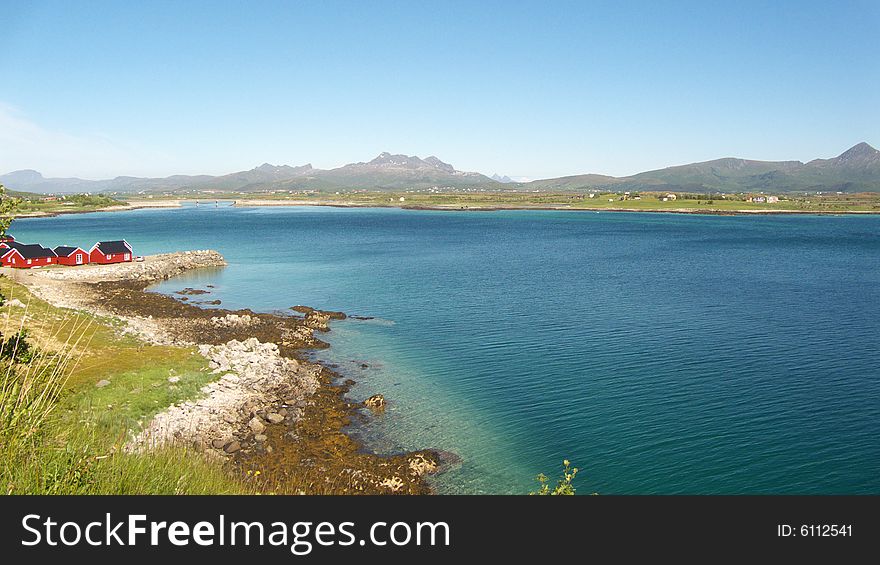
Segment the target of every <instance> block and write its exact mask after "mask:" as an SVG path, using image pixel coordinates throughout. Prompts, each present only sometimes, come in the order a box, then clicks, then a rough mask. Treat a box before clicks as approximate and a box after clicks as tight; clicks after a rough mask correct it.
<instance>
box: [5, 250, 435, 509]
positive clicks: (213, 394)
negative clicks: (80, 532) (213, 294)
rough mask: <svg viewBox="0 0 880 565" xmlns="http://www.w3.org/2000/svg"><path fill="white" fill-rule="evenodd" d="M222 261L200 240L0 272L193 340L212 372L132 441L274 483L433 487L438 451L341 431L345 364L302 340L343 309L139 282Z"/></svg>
mask: <svg viewBox="0 0 880 565" xmlns="http://www.w3.org/2000/svg"><path fill="white" fill-rule="evenodd" d="M224 265H226V262H225V260H224V259H223V257H222V256H221V255H220V254H219V253H217V252H216V251H210V250H203V251H188V252H180V253H169V254H163V255H154V256H148V257H146V258H145V260H144V261H143V262H133V263H123V264H116V265H89V266H84V267H76V268H67V267H58V268H46V269H39V270H28V271H23V270H12V269H3V271H4V273H5V274H6V275H7V276H9V277H10V278H12V279H13V280H16V281H17V282H20V283H22V284H24V285H25V286H27V287H28V288H29V289H30V290H31V291H32V292H33V293H34V294H35V295H37V296H38V297H40V298H42V299H44V300H46V301H47V302H50V303H52V304H55V305H57V306H63V307H68V308H75V309H80V310H85V311H88V312H92V313H95V314H99V315H104V316H112V317H115V318H117V319H120V320H122V321H123V322H124V325H123V327H122V328H121V330H120V331H121V332H128V333H132V334H134V335H136V336H137V337H138V338H140V339H142V340H143V341H146V342H148V343H152V344H157V345H178V346H190V347H196V348H197V350H198V352H199V353H200V354H201V355H202V356H204V357H205V358H206V359H207V361H208V363H209V366H210V369H211V371H212V372H213V373H214V374H215V375H216V376H217V379H216V380H215V381H213V382H211V383H210V384H208V385H206V386H205V387H204V388H203V389H202V394H201V396H200V397H199V398H194V399H190V400H188V401H186V402H182V403H180V404H177V405H174V406H170V407H168V408H167V409H165V410H163V411H161V412H160V413H158V414H157V415H156V416H155V417H154V418H153V419H152V420H151V421H150V422H145V423H144V425H143V429H142V430H140V431H139V432H138V433H135V434H133V436H132V438H131V439H130V441H129V442H128V444H127V446H126V449H127V450H129V451H148V450H150V449H153V448H156V447H159V446H163V445H167V444H171V443H173V444H178V445H185V446H188V447H192V448H194V449H196V450H199V451H203V452H205V453H206V455H207V456H208V457H211V458H213V459H217V460H220V461H222V464H227V465H230V466H232V468H234V469H238V470H239V471H242V472H248V471H250V472H251V473H252V475H251V476H259V477H260V480H261V481H262V483H263V485H264V488H265V489H266V490H267V492H306V493H334V494H341V493H355V494H358V493H365V494H427V493H429V492H430V489H429V487H428V485H427V483H426V482H425V477H426V476H427V475H428V474H431V473H434V472H436V471H437V470H438V469H439V465H440V456H439V455H438V454H437V453H436V452H433V451H430V450H426V451H420V452H415V453H406V454H400V455H393V456H380V455H376V454H371V453H367V452H365V451H364V449H363V446H362V445H360V444H358V443H357V442H356V441H354V440H353V439H352V438H351V437H349V436H348V435H347V434H345V433H344V431H343V430H344V429H345V427H346V426H348V425H349V424H350V423H351V421H352V419H353V418H354V417H356V416H358V415H359V414H360V413H361V412H362V411H363V410H364V406H363V405H361V404H355V403H352V402H349V401H348V400H347V399H346V398H345V393H346V392H347V391H348V388H349V387H350V385H351V384H353V383H352V382H351V381H347V382H346V383H343V384H339V381H340V380H341V379H340V378H339V375H337V374H336V373H334V372H333V371H332V370H330V369H329V368H327V367H324V366H322V365H320V364H317V363H313V362H310V361H309V360H308V359H307V358H306V352H307V350H309V349H315V348H322V347H327V344H326V343H325V342H323V341H321V340H320V339H319V338H317V337H316V336H315V334H316V333H322V332H327V331H330V322H331V320H333V319H340V318H344V317H345V315H344V314H342V313H340V312H324V311H320V310H315V309H312V308H309V307H306V306H294V307H292V308H291V313H290V315H279V314H265V313H256V312H252V311H250V310H238V311H230V310H221V309H213V308H212V309H203V308H199V307H197V306H194V305H192V304H189V303H185V302H183V301H181V300H176V299H174V298H172V297H170V296H165V295H162V294H158V293H153V292H144V291H145V289H146V288H147V287H148V286H149V285H150V284H153V283H155V282H158V281H162V280H167V279H169V278H171V277H174V276H176V275H179V274H181V273H183V272H185V271H188V270H192V269H200V268H219V267H222V266H224ZM189 290H192V289H189ZM183 298H185V296H184V297H183ZM172 378H174V377H172ZM380 404H381V406H380ZM382 406H384V399H382V400H381V402H379V401H378V400H377V399H373V401H372V402H371V406H370V410H374V411H375V410H377V409H379V410H381V407H382ZM257 471H259V473H258V474H257Z"/></svg>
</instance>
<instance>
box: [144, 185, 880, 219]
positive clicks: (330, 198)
mask: <svg viewBox="0 0 880 565" xmlns="http://www.w3.org/2000/svg"><path fill="white" fill-rule="evenodd" d="M591 194H592V197H591V196H590V195H591ZM667 194H669V193H668V192H646V191H642V192H637V193H636V192H633V193H631V194H629V195H627V194H625V193H623V192H598V191H597V192H586V193H551V192H517V191H512V190H511V191H505V192H482V191H479V190H474V191H457V192H441V191H437V192H432V191H411V192H365V191H347V192H340V193H338V194H337V193H335V192H312V191H306V192H296V191H294V192H288V191H284V192H272V193H250V194H247V195H243V194H240V193H238V194H237V193H222V194H221V193H212V194H211V195H209V196H208V195H199V194H197V193H193V194H189V195H186V198H190V199H194V200H199V199H201V200H205V199H210V200H211V201H214V200H235V201H236V202H238V203H241V204H247V203H248V202H254V203H255V204H260V203H261V201H273V202H289V203H290V205H297V204H300V205H301V204H310V205H321V204H323V205H351V206H400V207H405V208H438V209H449V210H479V209H496V208H498V209H505V208H517V209H519V208H522V209H529V208H535V209H543V208H549V209H565V210H634V211H645V212H658V211H685V212H687V211H690V212H705V213H734V212H738V211H746V212H786V211H789V212H801V213H808V212H821V213H837V212H872V213H880V193H874V192H870V193H857V194H845V193H840V194H838V193H836V192H835V193H822V194H816V193H811V194H804V193H788V194H781V195H778V197H779V201H778V202H772V203H766V202H749V201H748V199H749V198H750V197H752V196H759V195H760V194H759V193H742V194H720V193H717V192H716V193H713V194H702V193H689V192H683V193H674V194H675V195H676V199H675V200H671V199H667V200H666V201H664V200H663V198H664V197H666V195H667ZM145 201H148V200H145ZM131 202H132V203H133V204H136V203H137V202H138V201H136V200H132V201H131Z"/></svg>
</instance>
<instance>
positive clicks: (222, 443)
mask: <svg viewBox="0 0 880 565" xmlns="http://www.w3.org/2000/svg"><path fill="white" fill-rule="evenodd" d="M227 443H230V442H229V441H228V440H225V439H215V440H214V441H212V442H211V447H213V448H214V449H223V448H224V447H226V444H227Z"/></svg>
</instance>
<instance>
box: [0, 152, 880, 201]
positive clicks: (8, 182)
mask: <svg viewBox="0 0 880 565" xmlns="http://www.w3.org/2000/svg"><path fill="white" fill-rule="evenodd" d="M0 184H3V185H4V186H6V187H7V188H9V189H10V190H15V191H22V192H36V193H55V194H61V193H77V192H91V193H98V192H104V193H141V192H143V193H164V192H168V193H176V192H188V191H206V190H213V191H218V192H268V191H301V190H318V191H333V190H379V191H400V190H426V189H430V188H443V189H447V190H448V189H459V190H461V189H483V190H527V191H535V190H538V191H547V192H573V191H588V190H615V191H625V190H630V191H640V190H641V191H665V190H668V191H679V192H790V191H840V192H880V151H878V150H877V149H874V148H873V147H871V146H870V145H868V144H867V143H864V142H863V143H859V144H857V145H855V146H853V147H852V148H850V149H848V150H846V151H845V152H843V153H841V154H840V155H838V156H837V157H833V158H830V159H814V160H812V161H809V162H807V163H802V162H801V161H754V160H748V159H737V158H732V157H727V158H723V159H716V160H713V161H704V162H701V163H692V164H689V165H679V166H674V167H667V168H665V169H658V170H654V171H646V172H643V173H638V174H636V175H631V176H627V177H612V176H607V175H599V174H584V175H573V176H566V177H559V178H552V179H543V180H536V181H531V182H516V181H514V180H512V179H511V178H510V177H507V176H499V175H497V174H495V175H492V177H487V176H485V175H482V174H480V173H473V172H463V171H458V170H456V169H455V168H454V167H453V166H452V165H450V164H448V163H444V162H443V161H441V160H440V159H438V158H437V157H434V156H431V157H426V158H424V159H420V158H419V157H416V156H409V155H402V154H396V155H392V154H391V153H381V154H380V155H379V156H378V157H376V158H375V159H373V160H372V161H367V162H359V163H350V164H348V165H344V166H342V167H338V168H335V169H327V170H324V169H315V168H314V167H312V165H311V164H306V165H302V166H298V167H291V166H288V165H270V164H268V163H264V164H262V165H260V166H259V167H255V168H253V169H251V170H248V171H239V172H235V173H230V174H228V175H221V176H211V175H173V176H170V177H164V178H144V177H125V176H123V177H116V178H114V179H107V180H83V179H78V178H45V177H43V175H41V174H40V173H38V172H37V171H34V170H22V171H14V172H12V173H8V174H5V175H2V176H0Z"/></svg>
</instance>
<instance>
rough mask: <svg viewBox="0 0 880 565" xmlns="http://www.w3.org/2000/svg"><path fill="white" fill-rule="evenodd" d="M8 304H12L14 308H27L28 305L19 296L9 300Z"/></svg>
mask: <svg viewBox="0 0 880 565" xmlns="http://www.w3.org/2000/svg"><path fill="white" fill-rule="evenodd" d="M6 304H7V305H9V306H12V307H13V308H25V307H26V305H25V303H24V302H22V301H21V300H19V299H18V298H13V299H12V300H7V301H6Z"/></svg>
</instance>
